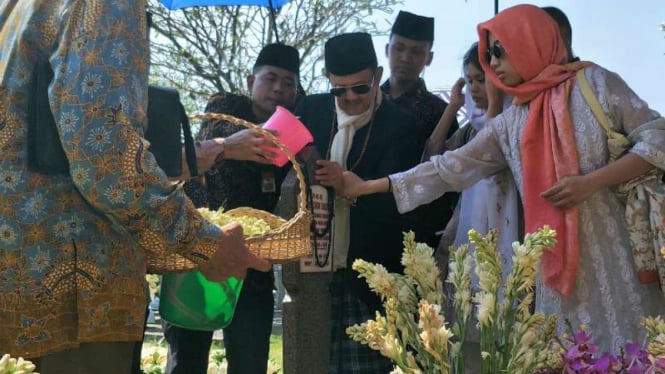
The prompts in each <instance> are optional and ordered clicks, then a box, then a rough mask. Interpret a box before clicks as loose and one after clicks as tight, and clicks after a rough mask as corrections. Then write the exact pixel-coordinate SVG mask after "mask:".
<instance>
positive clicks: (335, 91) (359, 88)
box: [330, 76, 374, 97]
mask: <svg viewBox="0 0 665 374" xmlns="http://www.w3.org/2000/svg"><path fill="white" fill-rule="evenodd" d="M373 86H374V76H372V80H371V81H370V82H369V83H363V84H354V85H353V86H341V87H333V88H331V89H330V94H331V95H333V96H335V97H342V96H344V95H345V94H346V90H351V91H353V93H354V94H356V95H364V94H366V93H368V92H369V90H370V89H371V88H372V87H373Z"/></svg>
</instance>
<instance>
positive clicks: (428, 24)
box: [391, 10, 434, 43]
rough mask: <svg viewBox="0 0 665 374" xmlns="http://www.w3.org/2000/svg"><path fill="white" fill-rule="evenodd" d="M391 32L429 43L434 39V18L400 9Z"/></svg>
mask: <svg viewBox="0 0 665 374" xmlns="http://www.w3.org/2000/svg"><path fill="white" fill-rule="evenodd" d="M391 32H392V34H397V35H399V36H403V37H405V38H407V39H413V40H420V41H427V42H430V43H431V42H433V41H434V18H432V17H423V16H419V15H417V14H413V13H409V12H405V11H403V10H400V11H399V14H397V18H395V23H393V28H392V30H391Z"/></svg>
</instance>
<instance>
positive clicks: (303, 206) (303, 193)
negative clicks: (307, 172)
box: [191, 113, 308, 212]
mask: <svg viewBox="0 0 665 374" xmlns="http://www.w3.org/2000/svg"><path fill="white" fill-rule="evenodd" d="M191 119H192V120H196V119H198V120H215V121H227V122H231V123H233V124H235V125H239V126H243V127H246V128H248V129H255V130H258V132H259V133H261V135H264V136H266V137H267V138H268V139H270V140H272V141H273V143H275V145H276V146H277V148H279V150H280V151H282V152H284V154H285V155H286V157H287V158H288V159H289V161H291V164H292V165H293V169H294V170H295V171H296V176H297V177H298V185H299V186H300V191H299V192H298V210H299V211H301V212H307V211H308V210H307V185H306V184H305V176H304V175H303V173H302V168H301V167H300V163H299V162H298V161H297V160H296V158H295V156H294V155H293V154H292V153H291V151H289V149H288V148H286V146H285V145H284V144H283V143H282V142H281V141H280V140H279V139H278V138H277V137H276V136H275V135H273V134H272V133H271V132H270V131H268V130H266V129H264V128H263V127H261V126H258V125H256V124H253V123H251V122H249V121H245V120H244V119H240V118H238V117H234V116H231V115H228V114H221V113H202V114H196V115H193V116H192V117H191Z"/></svg>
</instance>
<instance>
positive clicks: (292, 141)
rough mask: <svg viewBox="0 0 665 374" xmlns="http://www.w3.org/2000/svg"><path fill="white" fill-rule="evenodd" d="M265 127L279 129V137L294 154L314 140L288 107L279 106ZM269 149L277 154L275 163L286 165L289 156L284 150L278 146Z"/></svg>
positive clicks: (273, 161) (280, 165)
mask: <svg viewBox="0 0 665 374" xmlns="http://www.w3.org/2000/svg"><path fill="white" fill-rule="evenodd" d="M263 128H264V129H267V130H275V131H277V138H278V139H279V140H280V141H281V142H282V144H284V146H286V148H287V149H288V150H289V151H290V152H291V153H292V154H294V155H295V154H296V153H298V152H300V151H301V150H302V149H303V148H304V147H305V146H306V145H307V144H309V143H311V142H313V141H314V138H313V137H312V134H311V133H310V132H309V130H307V127H305V125H303V124H302V122H300V120H299V119H298V118H297V117H296V116H294V115H293V114H292V113H291V112H289V110H288V109H286V108H283V107H281V106H277V109H276V110H275V113H273V114H272V116H270V118H268V121H266V123H265V124H264V125H263ZM269 149H270V150H271V151H272V152H274V153H276V154H277V157H275V158H274V159H273V160H272V163H273V164H275V165H277V166H279V167H282V166H284V165H286V163H287V162H288V161H289V158H288V157H286V154H285V153H284V152H282V151H281V150H279V149H277V148H269Z"/></svg>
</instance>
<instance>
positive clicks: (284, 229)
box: [192, 113, 312, 263]
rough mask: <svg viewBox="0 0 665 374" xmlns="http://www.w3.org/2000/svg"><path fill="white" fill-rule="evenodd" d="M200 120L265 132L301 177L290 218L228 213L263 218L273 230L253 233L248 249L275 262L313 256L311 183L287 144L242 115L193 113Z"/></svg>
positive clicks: (244, 210) (238, 211)
mask: <svg viewBox="0 0 665 374" xmlns="http://www.w3.org/2000/svg"><path fill="white" fill-rule="evenodd" d="M192 119H197V120H213V121H227V122H231V123H233V124H236V125H239V126H243V127H246V128H249V129H256V130H258V131H259V132H260V133H261V134H262V135H264V136H266V137H268V138H269V139H270V140H272V141H273V142H274V143H275V145H276V146H277V148H279V149H280V150H281V151H282V152H284V154H286V156H287V157H288V159H289V161H291V164H292V165H293V169H294V170H295V172H296V176H297V178H298V185H299V187H300V191H299V192H298V211H297V212H296V214H295V215H294V216H293V217H292V218H291V219H289V220H285V219H283V218H281V217H278V216H276V215H274V214H272V213H269V212H266V211H263V210H259V209H254V208H249V207H241V208H236V209H232V210H229V211H227V212H226V214H227V215H229V216H234V215H235V216H249V217H254V218H261V219H263V220H264V221H265V222H266V223H267V224H268V225H269V226H270V228H271V229H270V231H268V232H267V233H265V234H261V235H254V236H249V237H247V238H246V240H245V244H246V245H247V248H249V250H250V251H251V252H253V253H254V254H256V255H258V256H260V257H263V258H265V259H267V260H271V261H272V262H277V263H279V262H287V261H291V260H296V259H299V258H300V257H305V256H311V255H312V241H311V238H310V229H311V224H312V213H311V212H310V211H309V210H308V209H307V185H306V183H305V176H304V175H303V172H302V169H301V167H300V164H299V163H298V161H297V160H296V158H295V156H294V155H293V154H292V153H291V152H290V151H289V149H288V148H286V146H284V144H283V143H282V142H281V141H280V140H279V139H278V138H277V137H276V136H275V135H273V134H272V133H271V132H270V131H268V130H265V129H264V128H262V127H261V126H258V125H255V124H253V123H251V122H248V121H245V120H242V119H240V118H237V117H234V116H231V115H228V114H220V113H204V114H199V115H196V116H193V117H192Z"/></svg>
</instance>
